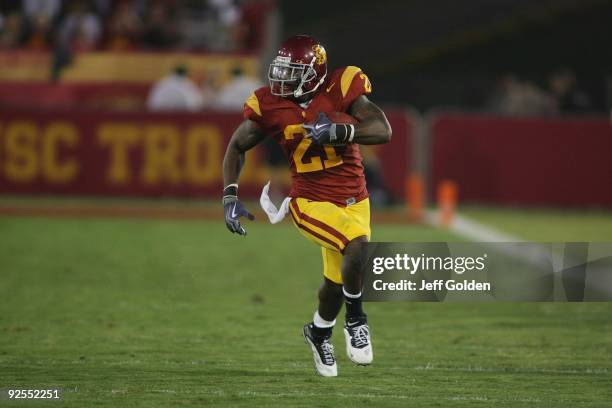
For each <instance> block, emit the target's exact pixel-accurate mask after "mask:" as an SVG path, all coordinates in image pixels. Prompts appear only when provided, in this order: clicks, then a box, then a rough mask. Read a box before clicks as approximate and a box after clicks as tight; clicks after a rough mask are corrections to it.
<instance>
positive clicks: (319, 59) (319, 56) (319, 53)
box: [312, 44, 327, 65]
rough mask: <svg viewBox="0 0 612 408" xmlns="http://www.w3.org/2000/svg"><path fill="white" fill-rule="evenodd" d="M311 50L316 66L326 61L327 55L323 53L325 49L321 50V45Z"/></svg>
mask: <svg viewBox="0 0 612 408" xmlns="http://www.w3.org/2000/svg"><path fill="white" fill-rule="evenodd" d="M312 50H313V51H314V53H315V62H316V63H317V64H319V65H321V64H324V63H325V62H326V61H327V53H326V52H325V48H323V47H322V46H321V45H319V44H317V45H314V46H313V47H312Z"/></svg>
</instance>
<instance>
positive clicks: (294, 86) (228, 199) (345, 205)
mask: <svg viewBox="0 0 612 408" xmlns="http://www.w3.org/2000/svg"><path fill="white" fill-rule="evenodd" d="M268 79H269V82H270V86H266V87H262V88H260V89H258V90H256V91H255V92H254V93H253V94H252V95H251V96H250V97H249V98H248V99H247V101H246V102H245V105H244V118H245V120H244V121H243V122H242V124H241V125H240V126H239V127H238V128H237V129H236V131H235V132H234V134H233V135H232V138H231V140H230V142H229V145H228V147H227V151H226V152H225V158H224V161H223V179H224V183H225V184H224V185H225V188H224V190H223V206H224V212H225V223H226V225H227V228H228V229H229V230H230V231H231V232H233V233H237V234H240V235H246V230H245V228H244V227H243V226H242V225H241V223H240V218H241V217H243V216H244V217H246V218H248V219H250V220H252V219H253V218H254V217H253V215H251V214H250V213H249V212H248V211H247V210H246V208H245V207H244V206H243V205H242V203H241V202H240V201H239V199H238V177H239V174H240V169H241V167H242V164H243V162H244V154H245V152H246V151H247V150H249V149H251V148H252V147H254V146H255V145H257V144H258V143H259V142H261V141H262V140H263V139H264V138H266V137H269V138H273V139H274V140H275V141H276V142H277V143H279V145H280V146H281V147H282V149H283V151H284V152H285V155H286V156H287V159H288V162H289V166H290V168H291V172H292V188H291V192H290V194H289V196H290V197H291V201H290V203H289V210H290V214H291V218H292V219H293V223H294V224H295V226H296V227H297V228H298V230H299V232H300V233H301V234H302V235H304V236H305V237H306V238H307V239H309V240H311V241H314V242H315V243H316V244H317V245H319V246H320V247H321V254H322V256H323V284H322V285H321V287H320V289H319V293H318V297H319V304H318V308H317V310H316V311H315V313H314V318H313V321H312V322H310V323H307V324H306V325H305V326H304V328H303V335H304V338H305V340H306V342H307V344H309V346H310V348H311V349H312V352H313V356H314V360H315V367H316V370H317V372H318V373H319V374H320V375H323V376H329V377H333V376H336V375H337V367H336V358H335V356H334V348H333V346H332V344H331V341H330V339H331V335H332V328H333V327H334V324H335V323H336V316H337V315H338V313H339V312H340V309H341V308H342V304H344V305H345V307H346V321H345V325H344V335H345V341H346V351H347V354H348V357H349V358H350V359H351V360H352V361H353V362H355V363H357V364H361V365H367V364H370V363H371V362H372V358H373V353H372V343H371V338H370V330H369V327H368V321H367V317H366V314H365V313H364V311H363V307H362V302H361V290H362V275H361V262H362V245H361V243H362V242H367V241H368V240H369V238H370V204H369V200H368V191H367V189H366V183H365V178H364V173H363V166H362V163H361V155H360V153H359V145H360V144H363V145H370V144H382V143H387V142H388V141H389V140H390V139H391V127H390V125H389V122H388V121H387V118H386V117H385V114H384V113H383V111H382V110H381V109H380V108H379V107H378V106H376V105H375V104H374V103H372V102H371V101H370V100H369V99H368V97H367V95H368V94H369V93H370V92H372V87H371V84H370V81H369V79H368V77H367V76H366V74H364V73H363V72H362V71H361V69H359V68H358V67H355V66H347V67H344V68H339V69H336V70H335V71H333V72H331V73H328V72H327V55H326V52H325V48H323V46H322V45H321V44H319V43H318V42H317V41H316V40H315V39H313V38H312V37H310V36H306V35H297V36H293V37H291V38H289V39H288V40H287V41H285V42H284V43H283V45H282V46H281V47H280V49H279V51H278V55H277V56H276V57H275V58H274V60H273V61H272V63H271V64H270V68H269V71H268ZM337 112H345V113H347V114H348V115H350V116H352V117H353V118H355V119H356V121H353V122H355V123H354V124H352V123H350V122H351V121H349V120H344V121H341V122H345V123H336V122H334V120H332V118H334V117H342V115H340V114H338V113H337ZM332 113H336V114H335V115H333V114H332Z"/></svg>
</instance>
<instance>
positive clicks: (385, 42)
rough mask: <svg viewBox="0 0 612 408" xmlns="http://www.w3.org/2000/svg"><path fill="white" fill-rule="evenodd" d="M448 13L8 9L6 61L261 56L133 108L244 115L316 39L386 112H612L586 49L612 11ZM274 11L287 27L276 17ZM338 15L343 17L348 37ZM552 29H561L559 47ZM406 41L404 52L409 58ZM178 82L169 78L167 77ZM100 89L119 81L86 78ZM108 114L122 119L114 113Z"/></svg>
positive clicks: (479, 1) (172, 78)
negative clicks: (249, 67) (272, 71)
mask: <svg viewBox="0 0 612 408" xmlns="http://www.w3.org/2000/svg"><path fill="white" fill-rule="evenodd" d="M434 3H435V4H434ZM438 3H439V4H440V5H443V4H446V3H448V2H447V1H445V0H435V1H434V2H433V3H432V4H431V5H430V6H425V5H423V4H420V3H419V4H417V3H414V4H412V3H406V4H404V3H402V2H399V3H398V2H393V3H392V4H389V5H387V6H388V8H386V9H385V10H378V9H373V8H372V7H371V4H369V3H368V2H364V1H356V2H346V1H340V2H333V3H329V2H325V1H322V0H313V2H312V3H310V4H312V7H308V12H304V10H303V9H302V8H301V5H300V4H299V3H293V2H277V1H275V0H89V1H83V0H81V1H77V0H2V1H1V2H0V53H2V52H5V55H9V56H8V57H5V59H4V61H5V62H4V63H6V61H8V63H11V58H13V57H12V56H10V55H11V54H6V53H11V52H13V53H15V52H30V53H36V52H40V53H47V54H49V55H51V56H52V59H51V63H50V69H49V71H50V75H49V78H50V79H51V80H52V81H58V82H59V81H60V80H62V79H63V78H62V72H63V71H64V69H65V68H67V67H70V66H74V65H75V64H74V61H75V60H76V58H77V56H78V55H82V54H84V53H88V52H108V53H117V52H119V53H121V52H130V53H134V54H136V53H140V52H151V51H154V52H157V53H176V52H189V53H193V54H194V55H195V54H201V55H204V54H207V55H215V54H223V55H226V56H232V55H250V56H253V57H254V58H256V59H257V61H258V65H259V67H258V69H256V70H255V71H258V72H253V71H250V72H245V70H244V67H241V66H239V65H236V64H226V66H225V67H224V68H223V69H224V70H225V71H224V72H219V69H218V68H217V67H209V68H210V69H209V68H204V69H202V67H201V66H200V67H198V68H197V69H195V68H194V67H192V66H189V64H185V63H184V61H180V60H179V61H176V63H175V64H174V68H172V72H169V71H170V68H169V67H166V68H164V71H162V72H160V73H159V74H158V76H157V77H156V78H155V80H156V81H158V82H157V83H156V84H153V83H152V82H149V84H148V86H150V92H148V97H147V101H146V103H145V100H144V97H143V95H142V93H141V94H140V95H139V96H138V98H140V99H139V102H138V103H135V104H134V103H132V104H129V106H130V107H132V108H138V109H140V108H142V107H144V106H145V105H146V106H147V107H149V108H150V109H153V110H181V109H183V110H188V111H197V110H201V109H224V110H225V109H240V106H241V103H238V102H237V101H238V100H239V99H240V98H242V97H243V96H244V95H247V96H248V93H249V92H247V90H249V89H250V90H252V89H254V88H256V87H258V86H261V85H262V84H264V83H265V82H266V79H265V73H266V70H267V63H268V61H269V60H270V58H271V56H272V55H273V52H274V50H276V49H277V47H278V45H279V43H280V41H281V40H282V38H283V37H286V36H289V35H292V34H295V33H298V32H300V33H301V32H306V33H309V34H312V35H314V36H315V37H318V38H319V39H320V40H321V42H322V43H323V44H325V45H326V47H328V55H329V58H330V60H329V62H330V67H331V68H334V67H338V66H342V65H358V66H360V67H361V68H363V70H364V71H365V72H366V73H368V75H369V76H370V78H371V80H372V82H373V84H374V89H375V97H376V99H377V100H378V101H379V102H381V103H383V104H384V103H389V104H402V105H409V106H412V107H415V108H417V109H418V110H420V111H426V110H428V109H431V108H437V107H452V108H459V109H467V110H479V111H487V112H493V113H496V114H500V115H508V116H525V115H527V116H559V115H576V114H578V115H580V114H592V113H606V114H607V113H609V112H610V109H611V108H612V73H611V72H608V71H606V64H608V65H609V64H610V62H609V61H608V60H609V59H610V58H609V57H608V56H607V54H606V53H605V52H603V50H599V51H596V53H597V54H598V55H599V57H596V58H595V59H592V58H593V57H591V56H590V54H588V53H587V51H586V50H585V49H584V47H581V45H580V44H583V43H588V44H593V47H594V48H597V47H598V45H597V44H598V43H597V41H601V38H603V37H605V35H603V34H604V33H605V30H609V28H607V29H606V28H605V27H603V26H602V25H601V24H599V25H598V23H597V22H594V21H593V19H594V18H596V17H594V16H599V15H601V14H602V10H603V11H606V10H612V6H610V5H609V4H608V3H612V2H609V1H608V2H606V1H599V2H580V1H577V0H566V1H564V2H562V3H555V2H551V1H548V0H535V1H533V2H528V1H517V2H511V1H505V0H498V1H496V2H486V1H483V0H471V1H470V2H465V3H462V5H461V7H460V8H458V9H457V10H455V11H456V14H457V16H456V17H453V16H452V15H451V14H452V13H451V14H448V13H439V12H438V11H437V10H438V9H437V8H436V7H437V6H436V4H438ZM434 6H435V7H434ZM542 10H543V11H542ZM365 11H368V13H365ZM272 13H278V15H279V16H280V18H278V19H271V18H270V17H269V16H270V15H271V14H272ZM603 14H605V13H603ZM325 16H342V17H343V21H345V22H346V27H345V25H344V24H335V23H334V22H337V21H340V20H338V19H336V18H335V17H334V18H325ZM380 17H384V18H380ZM597 18H598V17H597ZM400 23H401V24H400ZM608 25H609V24H608ZM382 26H384V27H385V29H382V28H381V27H382ZM574 26H575V27H578V28H580V27H581V29H579V30H575V33H574V34H572V35H573V39H575V40H576V41H575V44H573V43H571V41H573V40H572V37H570V39H569V40H568V39H561V36H565V35H566V34H567V33H568V32H569V31H571V30H570V29H572V27H574ZM349 27H350V28H351V29H350V30H347V28H349ZM500 27H501V28H500ZM503 27H506V28H503ZM543 29H545V30H547V32H549V33H552V34H548V35H549V36H550V38H548V37H547V36H546V35H545V34H542V30H543ZM385 30H386V31H385ZM538 30H539V31H538ZM589 30H592V31H593V32H590V31H589ZM602 30H604V31H602ZM270 32H275V33H276V34H275V35H270ZM466 33H467V34H466ZM474 33H476V34H477V35H476V34H474ZM500 33H501V34H500ZM597 34H600V35H597ZM398 35H401V38H402V47H399V48H396V43H395V41H396V39H397V36H398ZM464 37H465V38H467V40H462V38H464ZM557 37H558V38H559V41H556V38H557ZM564 41H565V42H564ZM538 42H540V43H541V44H544V45H545V46H546V48H545V49H542V48H541V44H539V43H538ZM506 49H507V51H505V50H506ZM504 51H505V52H504ZM546 53H549V55H545V54H546ZM543 54H544V57H540V55H543ZM0 56H1V54H0ZM599 60H601V61H602V63H601V64H598V62H599ZM34 64H35V63H34ZM0 67H2V62H0ZM230 71H231V72H230ZM611 71H612V70H611ZM164 73H165V74H167V75H168V76H167V77H164V78H162V76H163V75H164ZM21 80H22V81H24V82H25V81H28V79H27V78H24V79H21ZM121 80H122V81H123V82H124V83H125V82H126V81H127V80H125V78H122V79H121ZM3 81H4V82H2V80H0V85H2V84H6V83H7V81H6V79H3ZM87 81H89V83H93V82H103V81H106V82H107V83H106V84H105V85H108V82H109V80H108V79H105V80H102V79H100V80H97V79H95V78H94V80H93V81H92V80H91V79H86V80H85V81H84V80H83V79H82V78H81V79H80V82H81V83H85V82H87ZM75 82H77V81H76V80H74V81H72V83H75ZM132 82H134V81H132ZM139 82H140V83H141V84H142V83H143V82H144V81H143V80H141V81H139ZM133 89H136V88H133ZM50 92H57V91H56V90H51V91H50ZM12 93H14V87H9V88H7V90H5V91H3V90H2V89H0V104H3V105H6V104H7V100H6V99H7V98H5V97H4V96H3V95H8V96H10V95H11V94H12ZM172 93H173V94H174V96H168V95H170V94H172ZM180 93H184V97H182V100H180V101H179V100H178V99H177V97H176V95H177V94H180ZM64 94H65V93H64ZM49 98H50V99H53V98H55V96H54V95H51V94H50V96H49ZM78 98H79V97H78V96H77V97H74V98H73V99H78ZM9 99H10V98H9ZM43 99H44V98H43ZM89 102H90V101H88V103H87V104H85V105H81V106H86V105H87V106H91V105H92V104H90V103H89ZM8 103H10V100H9V101H8ZM94 105H95V104H94ZM54 106H55V105H54ZM96 106H100V104H98V105H96ZM104 106H105V108H111V109H114V106H113V104H105V105H104ZM116 106H117V109H124V108H125V107H126V106H128V105H126V104H119V103H117V104H116Z"/></svg>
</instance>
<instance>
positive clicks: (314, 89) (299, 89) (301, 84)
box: [293, 56, 327, 98]
mask: <svg viewBox="0 0 612 408" xmlns="http://www.w3.org/2000/svg"><path fill="white" fill-rule="evenodd" d="M316 59H317V57H316V56H315V57H312V60H311V61H310V65H309V66H308V67H309V68H310V69H312V70H314V68H313V66H314V63H315V60H316ZM305 76H306V75H303V76H302V80H301V81H300V85H299V86H298V87H297V89H296V90H295V91H293V96H294V97H295V98H299V97H300V96H302V95H304V94H307V93H311V92H314V91H316V90H317V89H318V88H319V87H320V86H321V84H322V83H323V81H325V77H326V76H327V72H326V73H325V75H323V77H322V78H321V79H320V80H319V83H318V84H317V85H316V86H315V87H314V88H312V89H311V90H310V91H308V92H304V91H303V90H302V86H304V84H305V83H306V82H305V81H304V77H305Z"/></svg>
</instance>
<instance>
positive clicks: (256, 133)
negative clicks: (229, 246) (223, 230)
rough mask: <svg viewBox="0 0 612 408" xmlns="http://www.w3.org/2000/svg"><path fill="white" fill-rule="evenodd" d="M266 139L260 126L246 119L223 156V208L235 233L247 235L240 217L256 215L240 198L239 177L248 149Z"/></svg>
mask: <svg viewBox="0 0 612 408" xmlns="http://www.w3.org/2000/svg"><path fill="white" fill-rule="evenodd" d="M263 139H264V134H263V132H261V130H260V128H259V126H257V124H256V123H255V122H253V121H251V120H248V119H247V120H245V121H244V122H242V123H241V124H240V126H238V128H237V129H236V131H235V132H234V134H233V135H232V138H231V139H230V142H229V144H228V145H227V149H226V150H225V157H224V158H223V185H224V186H225V188H224V189H223V209H224V213H225V225H226V226H227V229H229V230H230V231H231V232H233V233H237V234H240V235H246V230H245V229H244V227H243V226H242V225H240V217H247V218H248V219H250V220H253V219H254V218H255V217H254V216H253V215H252V214H251V213H249V212H248V211H247V210H246V208H244V206H243V205H242V203H241V202H240V200H238V179H239V177H240V170H241V169H242V165H243V164H244V161H245V153H246V151H247V150H250V149H252V148H253V147H255V146H256V145H257V144H258V143H259V142H261V141H262V140H263Z"/></svg>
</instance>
